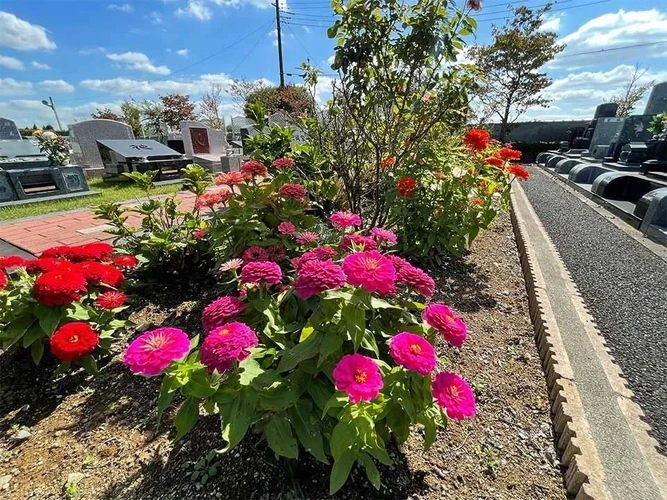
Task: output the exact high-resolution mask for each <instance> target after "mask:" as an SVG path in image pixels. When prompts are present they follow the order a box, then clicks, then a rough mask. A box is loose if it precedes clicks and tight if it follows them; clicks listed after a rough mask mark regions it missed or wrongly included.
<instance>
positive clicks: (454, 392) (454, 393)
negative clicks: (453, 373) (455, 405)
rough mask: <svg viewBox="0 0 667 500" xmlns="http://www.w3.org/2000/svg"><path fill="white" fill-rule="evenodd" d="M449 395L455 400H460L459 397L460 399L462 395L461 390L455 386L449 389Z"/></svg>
mask: <svg viewBox="0 0 667 500" xmlns="http://www.w3.org/2000/svg"><path fill="white" fill-rule="evenodd" d="M449 394H450V395H451V396H452V398H454V399H456V398H458V397H459V394H460V393H459V388H458V387H456V386H454V385H453V386H451V387H450V388H449Z"/></svg>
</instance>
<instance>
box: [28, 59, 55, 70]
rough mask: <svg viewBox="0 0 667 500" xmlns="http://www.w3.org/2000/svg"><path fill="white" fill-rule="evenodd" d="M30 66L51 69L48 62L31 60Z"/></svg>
mask: <svg viewBox="0 0 667 500" xmlns="http://www.w3.org/2000/svg"><path fill="white" fill-rule="evenodd" d="M30 66H32V67H33V68H35V69H51V66H49V65H48V64H44V63H39V62H37V61H33V62H31V63H30Z"/></svg>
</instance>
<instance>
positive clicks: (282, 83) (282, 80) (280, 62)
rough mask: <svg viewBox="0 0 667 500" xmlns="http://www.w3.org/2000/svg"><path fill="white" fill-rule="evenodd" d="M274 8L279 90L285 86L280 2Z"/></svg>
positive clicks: (277, 1)
mask: <svg viewBox="0 0 667 500" xmlns="http://www.w3.org/2000/svg"><path fill="white" fill-rule="evenodd" d="M273 5H274V6H275V8H276V32H277V35H278V36H277V38H278V67H279V68H280V88H283V87H284V86H285V72H284V71H283V37H282V34H281V32H280V0H276V3H275V4H273Z"/></svg>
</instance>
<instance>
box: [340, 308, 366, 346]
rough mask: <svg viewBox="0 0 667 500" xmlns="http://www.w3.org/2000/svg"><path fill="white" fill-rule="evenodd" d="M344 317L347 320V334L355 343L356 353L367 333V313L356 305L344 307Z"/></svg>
mask: <svg viewBox="0 0 667 500" xmlns="http://www.w3.org/2000/svg"><path fill="white" fill-rule="evenodd" d="M342 317H343V319H344V320H345V326H346V328H347V333H348V335H349V336H350V338H351V339H352V341H353V342H354V350H355V352H356V351H357V349H359V347H360V346H361V342H362V340H363V339H364V332H365V331H366V311H365V310H364V309H361V308H359V307H357V306H355V305H354V304H347V305H346V306H345V307H343V311H342Z"/></svg>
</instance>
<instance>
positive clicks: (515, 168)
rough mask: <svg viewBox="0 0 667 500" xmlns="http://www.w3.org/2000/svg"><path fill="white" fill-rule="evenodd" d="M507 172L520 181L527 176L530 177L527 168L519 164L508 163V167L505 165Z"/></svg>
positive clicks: (526, 178) (525, 179) (524, 179)
mask: <svg viewBox="0 0 667 500" xmlns="http://www.w3.org/2000/svg"><path fill="white" fill-rule="evenodd" d="M507 173H508V174H510V175H514V176H516V177H518V178H519V179H521V180H522V181H527V180H528V177H530V173H528V170H526V169H525V168H523V167H521V166H519V165H510V166H509V167H507Z"/></svg>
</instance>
